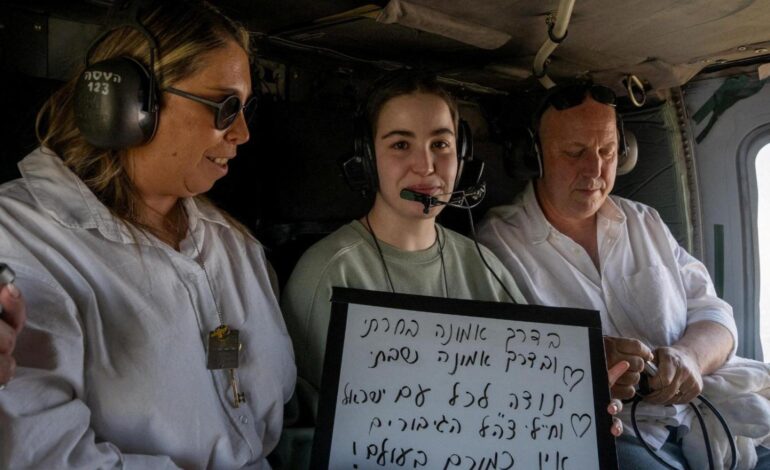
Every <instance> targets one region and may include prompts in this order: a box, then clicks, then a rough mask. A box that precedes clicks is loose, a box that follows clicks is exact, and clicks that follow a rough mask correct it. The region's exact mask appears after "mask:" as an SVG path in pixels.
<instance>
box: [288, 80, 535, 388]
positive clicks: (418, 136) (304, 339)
mask: <svg viewBox="0 0 770 470" xmlns="http://www.w3.org/2000/svg"><path fill="white" fill-rule="evenodd" d="M364 114H365V116H364V118H365V120H366V124H365V125H362V127H367V129H366V130H370V131H371V135H370V137H365V138H366V139H369V141H368V142H366V143H365V145H368V146H370V149H369V151H370V152H372V153H373V157H374V160H375V165H373V166H376V175H370V178H369V179H370V180H372V184H371V185H372V186H376V187H372V188H370V189H371V190H372V192H373V193H374V202H373V204H372V207H371V209H370V210H369V212H368V213H367V214H366V215H364V216H363V217H361V218H360V219H358V220H354V221H352V222H350V223H349V224H347V225H345V226H343V227H342V228H340V229H339V230H337V231H336V232H334V233H332V234H331V235H329V236H328V237H326V238H325V239H323V240H321V241H320V242H318V243H317V244H316V245H314V246H313V247H311V248H310V249H309V250H308V251H307V252H306V253H305V254H304V255H303V256H302V258H301V259H300V260H299V262H298V263H297V266H296V267H295V269H294V272H293V273H292V275H291V277H290V278H289V281H288V284H287V286H286V289H285V291H284V293H283V296H282V307H283V312H284V317H285V318H286V323H287V326H288V327H289V332H290V334H291V336H292V339H293V341H294V348H295V354H296V357H297V366H298V371H299V376H300V377H301V378H303V379H304V380H306V381H307V382H309V384H310V386H311V387H312V388H313V389H315V390H318V388H319V387H320V382H321V372H322V370H321V369H322V366H323V358H324V352H325V350H326V330H327V326H328V322H329V317H330V310H331V303H330V301H329V299H330V298H331V289H332V286H340V287H352V288H360V289H369V290H379V291H387V292H398V293H407V294H420V295H430V296H437V297H452V298H460V299H474V300H489V301H501V302H511V301H512V300H514V299H515V301H517V302H523V298H522V296H521V294H520V293H519V290H518V288H517V287H516V283H515V282H514V280H513V278H512V277H511V276H510V274H509V273H508V272H507V271H506V270H505V268H504V267H503V266H502V265H501V264H500V262H499V261H498V260H497V258H496V257H495V256H494V255H493V254H492V253H491V252H489V251H488V250H486V249H485V248H483V247H482V248H481V249H482V251H483V253H484V258H485V259H486V261H487V263H489V266H490V268H491V269H488V268H487V267H486V266H485V265H484V262H483V260H482V259H481V258H480V257H479V254H478V252H477V249H476V246H475V244H474V242H473V241H472V240H470V239H468V238H466V237H464V236H462V235H460V234H458V233H456V232H453V231H451V230H449V229H446V228H444V227H442V226H440V225H439V224H437V223H436V216H437V215H438V214H439V213H440V212H441V210H442V209H443V207H444V206H443V205H438V206H435V207H432V208H430V209H429V210H428V211H427V213H426V212H425V210H424V209H425V206H424V205H423V203H421V202H418V201H412V200H406V199H403V198H402V197H401V191H402V190H405V189H406V190H410V191H413V192H416V193H421V194H424V195H427V196H431V197H435V198H438V199H439V200H441V201H447V200H448V199H449V196H448V193H450V192H452V190H453V189H454V186H455V181H456V180H457V178H458V166H459V165H458V164H459V158H458V148H457V136H458V121H459V116H458V111H457V105H456V103H455V101H454V99H453V98H452V96H451V95H450V94H449V93H448V92H447V91H445V90H444V89H443V88H441V87H440V86H439V85H438V84H437V82H436V81H435V79H433V78H432V77H426V76H424V75H421V74H416V73H409V72H407V73H399V74H396V75H394V76H393V77H390V79H389V80H387V81H385V82H384V83H383V85H382V86H380V87H378V88H376V89H375V90H374V91H373V93H372V94H371V96H370V97H369V99H368V101H367V103H366V108H365V113H364ZM493 272H494V274H493ZM495 276H497V278H498V279H499V281H498V280H497V279H495ZM506 290H507V291H508V293H510V295H512V296H513V297H514V299H511V298H510V297H509V294H508V293H506Z"/></svg>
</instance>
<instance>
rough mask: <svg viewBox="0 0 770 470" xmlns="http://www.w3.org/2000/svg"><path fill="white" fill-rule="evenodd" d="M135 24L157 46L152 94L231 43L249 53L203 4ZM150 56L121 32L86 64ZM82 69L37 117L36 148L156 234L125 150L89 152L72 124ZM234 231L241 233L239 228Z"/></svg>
mask: <svg viewBox="0 0 770 470" xmlns="http://www.w3.org/2000/svg"><path fill="white" fill-rule="evenodd" d="M139 21H140V22H141V23H142V25H143V26H144V27H145V28H146V29H147V30H148V31H149V32H150V34H151V35H152V36H153V37H154V38H155V40H156V41H157V44H158V57H157V58H156V60H155V64H154V69H153V71H152V72H153V73H154V74H155V77H156V80H157V81H156V89H163V88H165V87H167V86H169V85H172V84H173V83H176V82H178V81H180V80H182V79H184V78H186V77H189V76H190V75H192V74H194V73H196V72H197V71H198V70H199V69H200V67H201V65H202V59H203V57H204V56H205V55H206V54H207V53H209V52H212V51H215V50H218V49H221V48H224V47H225V46H226V45H227V44H228V43H229V42H230V41H235V43H237V44H238V45H239V46H240V47H242V48H243V50H244V51H246V53H247V54H248V53H249V52H250V43H249V34H248V32H247V31H246V30H245V29H244V28H243V27H242V26H241V25H239V24H238V23H236V22H234V21H233V20H231V19H230V18H228V17H226V16H225V15H223V14H222V13H220V12H219V10H217V9H216V8H215V7H213V6H212V5H210V4H208V3H206V2H202V1H194V2H191V1H180V0H177V1H168V0H164V1H162V2H155V5H153V6H152V7H150V8H149V9H148V11H145V12H141V13H140V15H139ZM150 54H151V52H150V44H149V43H148V41H147V39H146V38H145V37H144V35H142V33H140V32H139V31H138V30H136V29H134V28H130V27H121V28H118V29H116V30H114V31H112V32H111V33H109V34H108V35H107V36H106V37H105V39H104V40H103V41H101V42H100V43H99V45H98V46H97V47H96V48H95V49H94V51H93V53H92V55H91V57H89V61H90V63H94V62H98V61H101V60H106V59H109V58H112V57H120V56H127V57H131V58H133V59H135V60H137V61H139V62H140V63H142V64H144V66H145V67H147V68H149V63H150ZM83 69H84V67H82V66H81V68H80V69H79V70H78V71H77V73H76V74H75V76H74V78H72V79H71V80H70V81H69V82H67V83H66V84H65V85H64V86H63V87H62V88H61V89H59V90H58V91H57V92H56V93H54V94H53V95H52V96H51V97H50V98H49V99H48V101H46V103H45V104H44V105H43V108H42V109H41V110H40V112H39V113H38V115H37V122H36V132H37V136H38V140H39V141H40V145H41V147H44V148H47V149H50V150H52V151H53V152H55V153H56V154H57V155H58V156H59V157H60V158H61V159H62V160H63V161H64V164H65V165H66V166H67V167H68V168H69V169H70V170H72V171H73V172H74V173H75V174H76V175H77V176H78V177H79V178H80V179H81V180H82V181H83V182H84V183H85V184H86V186H88V188H89V189H90V190H91V191H92V192H93V193H94V194H95V195H96V197H97V198H98V199H99V200H100V201H101V202H102V203H103V204H104V205H105V206H107V208H109V210H110V211H111V212H112V213H113V215H115V216H116V217H117V218H118V219H120V220H122V221H124V222H127V223H128V224H129V226H131V225H133V226H135V227H137V228H139V229H140V230H149V231H150V232H153V233H156V234H157V231H156V230H153V229H152V228H151V227H149V226H146V225H144V224H142V223H141V222H140V221H139V214H140V206H141V205H142V203H141V199H140V197H139V194H138V192H137V190H136V187H135V185H134V184H133V182H132V181H131V179H130V178H129V175H128V172H127V152H126V150H124V149H121V150H109V149H100V148H96V147H94V146H92V145H91V144H89V143H88V142H87V141H86V140H85V138H84V137H83V136H82V135H81V134H80V131H79V130H78V128H77V125H76V124H75V113H74V99H73V97H74V90H75V84H76V82H77V79H78V77H79V76H80V75H81V73H82V72H83ZM161 98H162V97H161ZM161 105H162V99H161ZM233 222H234V221H233ZM173 228H176V227H173ZM236 228H238V229H239V230H241V229H242V230H245V229H244V228H243V227H242V226H241V225H240V224H237V223H236ZM177 229H178V228H177Z"/></svg>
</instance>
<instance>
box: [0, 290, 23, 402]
mask: <svg viewBox="0 0 770 470" xmlns="http://www.w3.org/2000/svg"><path fill="white" fill-rule="evenodd" d="M0 305H1V306H2V307H3V312H2V313H1V314H0V389H2V388H4V387H5V384H6V383H8V381H9V380H11V377H13V373H14V371H15V369H16V361H15V360H14V359H13V356H12V353H13V349H14V347H15V346H16V337H17V336H18V334H19V332H20V331H21V329H22V328H23V327H24V322H25V321H26V318H27V314H26V308H25V305H24V299H22V297H21V292H20V291H19V289H18V288H17V287H16V286H15V285H13V284H6V285H5V286H3V287H2V288H0Z"/></svg>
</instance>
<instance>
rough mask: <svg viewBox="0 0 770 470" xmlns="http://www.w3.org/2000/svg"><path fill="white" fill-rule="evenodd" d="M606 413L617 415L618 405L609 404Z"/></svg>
mask: <svg viewBox="0 0 770 470" xmlns="http://www.w3.org/2000/svg"><path fill="white" fill-rule="evenodd" d="M607 411H608V412H609V413H610V414H611V415H614V414H617V413H618V405H616V404H614V403H610V406H608V407H607Z"/></svg>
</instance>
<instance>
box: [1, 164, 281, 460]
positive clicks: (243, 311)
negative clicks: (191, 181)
mask: <svg viewBox="0 0 770 470" xmlns="http://www.w3.org/2000/svg"><path fill="white" fill-rule="evenodd" d="M19 168H20V169H21V173H22V178H21V179H19V180H15V181H12V182H10V183H8V184H5V185H3V186H0V260H2V261H3V262H6V263H8V264H9V265H10V266H11V267H12V268H13V269H14V270H15V271H16V274H17V281H16V282H17V285H18V286H19V288H20V289H21V290H22V292H23V294H24V296H25V298H26V301H27V312H28V317H29V318H28V322H27V327H26V329H25V330H24V331H23V333H22V335H21V336H20V337H19V342H18V346H17V352H16V357H17V360H18V362H19V367H18V369H17V372H16V377H15V379H14V380H12V381H11V382H10V383H9V384H8V387H7V388H6V389H5V390H4V391H2V392H0V449H3V451H2V452H0V468H9V467H10V468H20V467H25V468H26V467H34V468H113V467H121V466H122V467H125V468H143V469H147V468H176V467H177V466H180V467H185V468H213V467H218V468H269V465H268V464H267V461H266V460H265V456H266V455H267V453H268V452H269V451H270V450H272V449H273V448H274V447H275V445H276V443H277V441H278V438H279V435H280V432H281V427H282V420H283V403H284V402H286V401H287V400H288V399H289V397H290V396H291V393H292V391H293V387H294V382H295V377H296V369H295V366H294V357H293V353H292V348H291V343H290V340H289V337H288V334H287V332H286V327H285V325H284V323H283V319H282V317H281V314H280V311H279V308H278V303H277V300H276V297H275V293H274V291H273V286H272V284H271V280H270V276H269V272H268V266H267V262H266V260H265V257H264V253H263V249H262V247H261V245H259V243H258V242H256V241H255V240H254V239H252V238H250V237H246V236H243V235H242V234H241V233H239V232H238V231H237V230H234V229H232V228H231V227H230V226H229V224H228V222H227V220H226V219H225V218H224V217H223V216H222V214H221V213H220V212H219V211H218V210H216V209H215V208H213V207H211V206H210V205H208V204H205V203H201V202H198V201H195V200H193V199H186V200H184V201H183V203H184V207H185V210H186V211H187V213H188V217H189V223H190V231H191V232H192V234H193V235H192V237H191V236H190V234H189V233H188V236H187V237H186V238H185V240H183V241H182V243H181V245H180V252H177V251H175V250H173V249H172V248H171V247H169V246H168V245H165V244H163V243H161V242H159V241H157V239H155V238H154V237H152V236H149V235H145V234H142V233H139V232H137V231H134V232H133V233H132V232H131V231H130V230H129V229H127V227H126V226H125V225H123V224H121V223H119V222H118V220H117V219H115V218H114V217H113V216H112V215H111V214H110V212H109V211H108V209H107V208H106V207H105V206H104V205H102V204H101V203H100V202H99V201H98V200H97V198H96V197H95V196H94V194H93V193H91V191H89V189H88V188H87V187H86V186H85V184H84V183H83V182H82V181H81V180H80V179H78V178H77V177H76V176H75V175H74V174H73V173H72V172H71V171H70V170H69V169H67V168H66V167H65V166H64V164H63V162H62V161H61V160H60V159H59V158H57V157H56V156H54V155H52V154H51V153H50V152H48V151H42V150H36V151H35V152H33V153H32V154H30V155H28V156H27V157H26V158H25V159H24V160H22V162H21V163H20V164H19ZM194 242H195V243H194ZM196 245H197V246H196ZM202 265H205V272H204V268H203V267H202ZM206 274H208V280H210V282H211V288H210V287H209V284H208V280H207V277H206ZM217 308H219V309H220V311H221V312H222V315H223V317H224V322H225V323H226V324H228V325H229V326H230V327H231V328H234V329H238V330H240V340H241V342H242V343H243V349H242V351H241V353H240V367H239V368H238V369H237V377H238V382H239V385H240V388H241V391H243V392H245V394H246V403H245V404H242V405H241V406H240V407H239V408H234V407H233V406H232V404H231V402H232V398H231V396H232V394H231V391H230V390H229V388H228V387H229V381H228V380H227V373H226V371H223V370H214V371H211V370H208V369H207V368H206V344H205V342H206V338H207V336H208V333H209V332H210V331H212V330H213V329H214V328H215V327H216V326H217V325H218V324H219V318H218V316H217Z"/></svg>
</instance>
